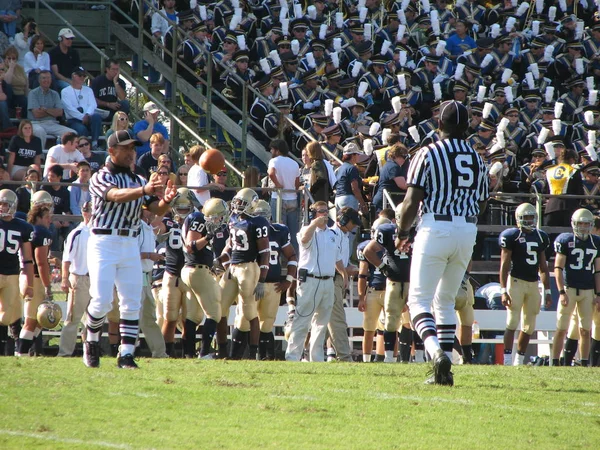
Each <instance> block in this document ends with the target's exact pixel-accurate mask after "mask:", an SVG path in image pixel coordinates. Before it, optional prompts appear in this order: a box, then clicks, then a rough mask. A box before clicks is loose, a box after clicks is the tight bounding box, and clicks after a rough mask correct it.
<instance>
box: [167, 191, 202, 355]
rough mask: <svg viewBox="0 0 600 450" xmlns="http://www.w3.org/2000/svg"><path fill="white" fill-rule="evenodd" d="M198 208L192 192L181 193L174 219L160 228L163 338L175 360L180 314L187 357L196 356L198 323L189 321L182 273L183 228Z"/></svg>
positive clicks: (179, 192) (175, 203)
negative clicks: (182, 316) (187, 219)
mask: <svg viewBox="0 0 600 450" xmlns="http://www.w3.org/2000/svg"><path fill="white" fill-rule="evenodd" d="M197 205H198V202H197V200H196V196H195V195H194V194H193V193H192V192H191V191H190V190H189V189H188V188H179V189H177V197H176V198H175V200H173V204H172V207H171V211H172V213H173V218H172V219H171V218H168V217H164V218H163V220H162V223H161V224H160V226H159V234H160V235H161V236H162V237H163V238H166V241H165V243H166V246H165V263H164V266H165V270H164V273H163V278H162V300H163V315H164V323H163V325H162V334H163V337H164V339H165V345H166V352H167V355H169V356H170V357H175V329H176V328H177V320H178V319H179V316H180V314H183V315H184V318H185V323H184V332H183V336H184V338H183V339H184V342H183V347H184V355H186V356H194V355H195V352H196V349H195V347H196V342H195V336H196V328H197V327H198V323H197V322H194V321H192V320H189V319H188V318H187V313H188V311H187V305H186V299H187V298H189V297H191V295H190V288H189V287H188V285H187V284H186V283H183V282H182V280H181V270H182V269H183V265H184V255H183V237H182V235H181V226H182V225H183V221H184V220H185V219H186V218H187V217H188V216H189V215H190V214H191V213H192V212H193V211H195V207H196V206H197ZM190 303H191V301H190Z"/></svg>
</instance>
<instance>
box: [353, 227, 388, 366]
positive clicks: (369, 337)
mask: <svg viewBox="0 0 600 450" xmlns="http://www.w3.org/2000/svg"><path fill="white" fill-rule="evenodd" d="M386 223H392V222H391V220H389V219H386V218H379V219H377V220H375V222H373V225H372V226H371V239H375V237H376V230H377V228H378V227H379V226H380V225H383V224H386ZM371 239H367V240H366V241H363V242H361V243H360V244H358V247H357V248H356V256H357V258H358V283H357V284H358V310H359V311H360V312H362V313H363V330H364V336H363V343H362V352H363V362H371V353H372V352H373V338H374V337H375V330H376V329H377V321H378V319H379V314H381V311H383V310H384V307H385V305H384V298H385V284H386V278H385V275H383V274H382V273H381V271H380V270H379V269H378V268H377V267H375V266H374V265H373V264H371V263H370V262H369V261H367V259H366V258H365V255H364V250H365V248H366V247H367V245H368V244H369V243H370V242H371ZM383 254H384V251H383V249H382V250H381V251H380V252H379V253H378V257H379V258H380V259H383Z"/></svg>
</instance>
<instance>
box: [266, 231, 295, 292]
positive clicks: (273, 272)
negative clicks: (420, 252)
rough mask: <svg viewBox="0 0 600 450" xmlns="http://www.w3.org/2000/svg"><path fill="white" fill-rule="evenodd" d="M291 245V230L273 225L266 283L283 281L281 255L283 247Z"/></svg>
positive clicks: (270, 233) (270, 232)
mask: <svg viewBox="0 0 600 450" xmlns="http://www.w3.org/2000/svg"><path fill="white" fill-rule="evenodd" d="M288 245H291V242H290V230H289V229H288V227H286V226H285V225H282V224H280V223H272V224H271V226H270V228H269V248H270V250H271V252H270V254H269V272H268V273H267V278H266V279H265V281H266V282H267V283H279V282H280V281H281V255H283V247H286V246H288Z"/></svg>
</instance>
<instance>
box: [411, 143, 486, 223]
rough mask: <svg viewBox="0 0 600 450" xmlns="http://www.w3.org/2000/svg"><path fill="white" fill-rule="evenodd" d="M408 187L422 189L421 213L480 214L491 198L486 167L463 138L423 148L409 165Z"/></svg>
mask: <svg viewBox="0 0 600 450" xmlns="http://www.w3.org/2000/svg"><path fill="white" fill-rule="evenodd" d="M407 184H408V186H412V187H417V188H420V189H423V191H424V192H425V196H424V198H423V202H422V204H421V214H426V213H434V214H448V215H452V216H477V215H479V212H480V211H479V202H483V201H486V200H487V199H488V197H489V178H488V172H487V167H486V166H485V163H484V162H483V160H482V159H481V157H480V156H479V154H478V153H477V152H476V151H475V150H473V148H472V147H471V146H470V145H469V144H468V143H467V142H466V141H464V140H462V139H443V140H440V141H437V142H434V143H432V144H429V145H427V146H426V147H423V148H421V149H420V150H419V151H418V152H417V154H416V155H415V158H414V160H412V161H411V162H410V166H409V169H408V176H407Z"/></svg>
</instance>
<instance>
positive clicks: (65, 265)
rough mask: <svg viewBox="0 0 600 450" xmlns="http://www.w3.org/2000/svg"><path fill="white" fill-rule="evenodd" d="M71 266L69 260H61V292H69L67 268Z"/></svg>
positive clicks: (69, 283)
mask: <svg viewBox="0 0 600 450" xmlns="http://www.w3.org/2000/svg"><path fill="white" fill-rule="evenodd" d="M70 268H71V261H63V262H62V268H61V272H60V273H61V274H62V277H61V280H60V287H61V289H62V290H63V292H69V288H70V287H71V282H70V281H69V269H70Z"/></svg>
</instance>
